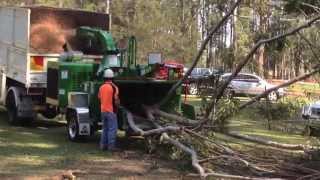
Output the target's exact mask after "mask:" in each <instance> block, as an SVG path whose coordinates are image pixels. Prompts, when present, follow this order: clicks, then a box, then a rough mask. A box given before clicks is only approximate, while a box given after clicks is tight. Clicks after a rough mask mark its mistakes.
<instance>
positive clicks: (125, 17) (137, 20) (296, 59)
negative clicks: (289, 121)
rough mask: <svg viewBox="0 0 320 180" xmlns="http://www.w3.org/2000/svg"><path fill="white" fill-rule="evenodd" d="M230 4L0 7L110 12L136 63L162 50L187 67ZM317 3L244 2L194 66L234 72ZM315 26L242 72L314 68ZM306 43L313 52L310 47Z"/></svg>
mask: <svg viewBox="0 0 320 180" xmlns="http://www.w3.org/2000/svg"><path fill="white" fill-rule="evenodd" d="M233 3H234V0H228V1H222V0H148V1H144V0H110V1H109V3H108V1H105V0H54V1H53V0H11V1H5V0H1V1H0V4H1V5H22V6H23V5H48V6H58V7H64V8H81V9H86V10H91V11H99V12H108V11H109V12H110V13H111V14H112V29H111V31H112V33H113V34H114V36H115V37H116V38H117V39H120V38H123V37H128V36H131V35H134V36H136V37H137V39H138V43H139V44H138V47H139V49H138V51H139V57H140V58H139V59H140V60H142V61H144V60H145V59H146V55H147V53H149V52H161V53H162V55H163V57H165V59H173V60H176V61H179V62H182V63H184V64H186V66H187V67H188V65H190V63H191V59H192V57H193V56H194V55H195V54H196V52H197V49H198V48H199V46H200V44H201V41H202V40H203V39H205V38H206V37H207V34H208V29H209V27H210V26H211V25H213V24H215V23H217V22H218V21H219V20H220V19H221V17H222V16H223V15H225V14H226V12H227V11H228V10H229V9H230V8H231V5H232V4H233ZM319 4H320V1H318V0H247V1H245V3H242V5H241V6H240V7H238V8H237V9H236V11H235V14H234V16H232V17H231V18H230V19H229V20H228V23H226V24H225V25H224V26H223V28H221V30H220V31H219V32H218V33H216V34H215V35H214V36H213V38H212V39H211V40H210V42H209V45H208V48H207V49H206V52H205V53H204V55H203V57H202V59H201V62H200V63H199V65H198V66H201V67H212V68H222V69H223V70H224V71H226V72H227V71H230V70H232V69H233V68H234V67H235V66H236V64H237V63H238V62H239V61H240V60H241V59H243V58H244V57H245V55H246V54H247V53H248V51H249V50H250V48H251V47H252V46H253V45H254V44H255V43H256V42H257V41H258V40H259V39H261V38H268V37H272V36H275V35H278V34H281V33H283V32H285V30H286V29H290V28H293V27H296V26H297V24H299V23H300V24H301V23H303V22H305V21H306V19H308V17H309V16H311V15H312V14H313V13H314V12H316V11H317V10H318V9H317V8H316V6H319ZM319 26H320V25H319V24H317V25H316V26H314V27H312V28H308V29H305V30H303V31H302V32H301V34H303V36H302V35H301V34H300V35H298V36H292V37H288V38H284V39H281V40H279V41H277V42H273V43H269V44H266V45H264V46H263V47H261V48H260V49H259V50H258V51H257V52H256V53H255V55H254V61H252V62H251V63H249V64H248V65H247V66H246V67H245V68H244V71H246V72H252V73H256V74H259V75H261V76H263V77H265V78H277V79H291V78H293V77H296V76H298V75H300V74H303V73H307V72H309V71H310V69H312V66H313V65H314V64H316V63H317V62H315V61H316V60H317V59H319V58H317V56H318V55H320V53H319V50H318V49H319V47H320V42H319V39H320V32H319ZM310 45H311V46H312V47H313V48H310Z"/></svg>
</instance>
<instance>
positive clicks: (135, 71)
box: [46, 27, 190, 141]
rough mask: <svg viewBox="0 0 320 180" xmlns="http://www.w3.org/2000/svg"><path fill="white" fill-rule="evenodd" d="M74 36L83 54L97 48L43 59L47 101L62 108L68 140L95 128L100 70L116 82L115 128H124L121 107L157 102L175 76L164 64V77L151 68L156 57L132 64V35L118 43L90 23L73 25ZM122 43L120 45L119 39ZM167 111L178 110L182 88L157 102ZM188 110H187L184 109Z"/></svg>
mask: <svg viewBox="0 0 320 180" xmlns="http://www.w3.org/2000/svg"><path fill="white" fill-rule="evenodd" d="M75 39H76V40H77V44H80V45H81V47H80V48H78V49H80V50H81V52H82V53H83V54H102V55H103V56H101V57H98V58H97V56H94V58H90V56H82V55H81V54H82V53H80V52H72V51H69V52H66V53H65V54H64V55H62V56H61V58H60V59H59V61H57V62H48V65H47V93H46V94H47V97H46V102H47V103H48V104H50V106H51V107H54V108H57V109H58V110H59V112H60V113H63V114H65V117H66V120H67V133H68V136H69V139H70V140H72V141H77V140H80V139H82V138H84V137H86V136H90V135H92V134H94V132H95V131H96V130H98V129H99V124H100V122H101V120H100V103H99V100H98V98H97V94H98V90H99V87H100V85H101V84H102V83H103V79H102V72H103V71H104V70H105V69H106V68H111V69H112V70H113V71H114V72H115V79H114V82H115V84H116V85H117V86H118V87H119V91H120V96H119V97H120V100H121V107H120V108H119V109H118V112H117V116H118V120H119V128H120V129H122V130H126V131H128V130H129V129H130V127H129V126H128V123H127V117H126V111H127V110H130V111H131V112H133V113H136V114H141V113H142V111H141V109H142V105H153V104H155V103H157V102H159V101H160V100H161V99H162V98H163V97H164V96H165V95H166V92H168V91H169V89H170V88H171V87H172V86H173V85H174V84H175V83H176V82H177V80H178V78H179V75H177V74H176V73H178V72H179V71H176V70H175V69H171V70H170V69H169V71H168V76H167V77H168V78H167V79H161V80H160V79H157V78H156V76H155V74H156V73H157V70H158V69H159V66H160V65H161V62H160V61H158V62H157V60H156V61H154V60H153V61H149V63H146V64H143V65H142V64H137V59H136V53H137V44H136V39H135V38H134V37H130V38H128V39H127V40H126V41H125V43H123V41H122V43H121V44H122V45H121V47H120V43H119V44H118V45H117V44H116V43H115V41H114V40H113V38H112V35H111V33H109V32H107V31H103V30H100V29H96V28H91V27H80V28H78V29H77V30H76V35H75ZM123 44H124V45H123ZM161 109H162V110H164V111H166V112H170V113H174V112H180V113H182V112H183V111H182V109H183V106H182V103H181V89H178V90H177V91H176V94H175V95H174V96H172V98H171V99H170V101H168V102H167V103H166V104H165V105H163V106H162V107H161ZM189 114H190V113H189Z"/></svg>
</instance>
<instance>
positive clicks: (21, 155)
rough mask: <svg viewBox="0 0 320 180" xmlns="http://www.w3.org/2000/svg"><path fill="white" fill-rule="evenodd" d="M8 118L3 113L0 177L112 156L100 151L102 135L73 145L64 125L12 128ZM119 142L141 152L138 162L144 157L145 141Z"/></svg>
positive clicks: (51, 123) (47, 123)
mask: <svg viewBox="0 0 320 180" xmlns="http://www.w3.org/2000/svg"><path fill="white" fill-rule="evenodd" d="M7 118H8V117H7V114H6V112H5V111H4V110H0V161H1V163H0V176H4V175H10V174H12V173H13V174H14V175H17V174H18V175H26V174H30V173H34V172H35V174H41V172H43V171H50V170H65V169H70V168H71V169H72V168H73V169H74V168H78V167H79V166H83V164H81V163H83V162H95V161H97V160H101V159H108V158H110V156H111V154H110V153H109V152H104V151H101V150H100V149H99V139H100V133H96V134H95V135H94V136H92V137H90V138H88V139H87V140H86V141H85V142H84V143H74V142H70V141H69V140H68V138H67V134H66V129H65V122H61V121H54V120H53V121H48V120H36V121H35V122H33V123H32V124H30V125H28V126H10V125H9V124H8V122H7ZM118 142H119V144H121V147H122V148H123V149H126V150H128V149H129V150H135V151H136V150H138V151H139V150H140V152H139V153H137V154H138V156H139V157H135V158H136V159H140V158H141V157H142V156H143V150H144V146H145V145H144V141H143V140H128V139H126V138H125V137H124V136H122V137H121V138H120V139H118ZM128 173H129V172H128ZM128 173H127V174H128ZM129 174H130V173H129Z"/></svg>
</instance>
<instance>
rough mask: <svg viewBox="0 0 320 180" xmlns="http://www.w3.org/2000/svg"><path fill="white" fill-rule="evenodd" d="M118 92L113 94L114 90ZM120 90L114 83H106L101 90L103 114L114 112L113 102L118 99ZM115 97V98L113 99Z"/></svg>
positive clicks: (99, 96) (100, 97) (99, 94)
mask: <svg viewBox="0 0 320 180" xmlns="http://www.w3.org/2000/svg"><path fill="white" fill-rule="evenodd" d="M112 87H114V89H115V91H116V92H113V88H112ZM118 94H119V90H118V87H117V86H116V85H114V84H113V83H112V82H105V83H104V84H103V85H102V86H101V87H100V89H99V93H98V98H99V99H100V104H101V105H100V108H101V112H114V109H113V100H114V99H117V98H118ZM113 96H114V97H113Z"/></svg>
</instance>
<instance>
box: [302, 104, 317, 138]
mask: <svg viewBox="0 0 320 180" xmlns="http://www.w3.org/2000/svg"><path fill="white" fill-rule="evenodd" d="M301 116H302V118H303V119H304V120H306V121H307V122H306V128H305V134H306V135H310V136H313V135H316V134H319V132H320V101H316V102H313V103H310V104H307V105H305V106H303V107H302V112H301Z"/></svg>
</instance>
